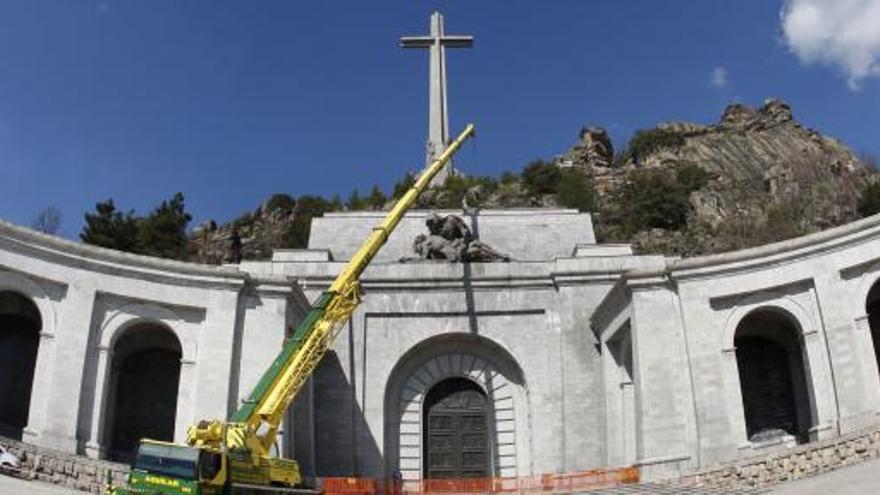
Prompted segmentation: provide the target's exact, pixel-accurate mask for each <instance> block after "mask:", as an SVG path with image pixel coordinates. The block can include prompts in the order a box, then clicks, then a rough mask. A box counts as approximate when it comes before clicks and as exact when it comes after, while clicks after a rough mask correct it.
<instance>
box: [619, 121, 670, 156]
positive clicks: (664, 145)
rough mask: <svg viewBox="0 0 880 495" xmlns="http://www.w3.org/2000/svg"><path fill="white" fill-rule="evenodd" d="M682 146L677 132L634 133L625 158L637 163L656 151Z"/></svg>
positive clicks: (645, 131)
mask: <svg viewBox="0 0 880 495" xmlns="http://www.w3.org/2000/svg"><path fill="white" fill-rule="evenodd" d="M682 145H684V137H682V135H681V134H679V133H677V132H673V131H668V130H664V129H647V130H642V131H636V133H635V135H634V136H633V137H632V139H630V140H629V146H628V148H627V151H626V156H627V157H628V158H632V159H633V160H635V162H636V163H639V161H640V160H641V159H642V158H644V157H646V156H647V155H650V154H651V153H653V152H655V151H657V150H660V149H674V148H678V147H680V146H682ZM615 161H616V160H615Z"/></svg>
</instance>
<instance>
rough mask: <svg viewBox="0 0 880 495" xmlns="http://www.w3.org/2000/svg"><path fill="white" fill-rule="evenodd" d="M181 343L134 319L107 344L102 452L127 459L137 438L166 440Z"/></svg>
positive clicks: (169, 438)
mask: <svg viewBox="0 0 880 495" xmlns="http://www.w3.org/2000/svg"><path fill="white" fill-rule="evenodd" d="M180 358H181V347H180V342H179V341H178V340H177V337H176V336H175V335H174V333H173V332H171V331H170V330H169V329H167V328H166V327H164V326H162V325H159V324H155V323H140V324H136V325H134V326H132V327H131V328H129V329H127V330H126V331H125V333H123V335H122V336H121V337H120V338H119V339H118V340H117V341H116V343H115V345H114V346H113V361H112V367H111V376H110V387H109V390H110V394H111V395H110V400H109V401H108V404H109V405H110V406H109V408H108V411H107V416H106V424H107V425H109V427H108V428H106V429H105V431H106V432H107V433H106V434H105V438H107V440H108V445H107V457H108V458H109V459H111V460H116V461H122V462H127V461H130V460H131V457H132V454H133V453H134V450H135V448H136V447H137V444H138V441H140V439H141V438H152V439H154V440H164V441H172V440H173V439H174V425H175V417H176V415H177V389H178V384H179V381H180Z"/></svg>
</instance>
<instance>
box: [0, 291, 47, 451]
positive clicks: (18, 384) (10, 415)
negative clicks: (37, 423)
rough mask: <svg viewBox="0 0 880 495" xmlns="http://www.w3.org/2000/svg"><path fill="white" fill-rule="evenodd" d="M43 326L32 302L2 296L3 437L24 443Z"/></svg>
mask: <svg viewBox="0 0 880 495" xmlns="http://www.w3.org/2000/svg"><path fill="white" fill-rule="evenodd" d="M42 326H43V323H42V319H41V318H40V311H39V310H38V309H37V307H36V305H34V303H33V302H32V301H31V300H30V299H28V298H26V297H24V296H22V295H21V294H18V293H16V292H10V291H2V292H0V363H2V370H0V397H2V399H0V435H4V436H9V437H13V438H17V439H21V431H22V430H23V429H24V427H25V426H27V420H28V412H29V411H30V404H31V388H32V386H33V382H34V367H35V365H36V362H37V349H38V347H39V345H40V330H41V328H42Z"/></svg>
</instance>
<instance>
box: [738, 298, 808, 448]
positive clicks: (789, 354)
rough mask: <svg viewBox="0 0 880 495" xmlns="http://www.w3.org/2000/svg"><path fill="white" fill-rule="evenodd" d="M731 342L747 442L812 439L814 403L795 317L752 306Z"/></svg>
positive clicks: (805, 353)
mask: <svg viewBox="0 0 880 495" xmlns="http://www.w3.org/2000/svg"><path fill="white" fill-rule="evenodd" d="M733 343H734V350H735V356H736V367H737V374H738V378H739V385H740V394H741V404H742V411H743V415H742V417H743V421H744V423H745V430H746V437H747V438H748V439H749V441H750V442H752V443H753V444H758V445H761V444H775V443H778V442H779V441H783V442H789V441H791V440H794V441H796V442H799V443H800V442H806V441H808V440H809V439H810V434H811V432H812V431H813V428H814V427H815V426H816V422H817V421H816V413H815V411H816V407H815V403H814V399H813V397H814V393H813V391H812V388H811V383H812V381H811V377H810V367H809V359H808V358H807V352H806V349H805V345H804V339H803V329H802V327H801V324H800V322H799V321H798V320H797V318H795V316H794V315H792V314H791V313H790V312H788V311H786V310H784V309H782V308H780V307H778V306H762V307H759V308H756V309H753V310H752V311H750V312H749V313H748V314H746V315H745V316H744V317H743V318H742V319H740V320H739V321H738V322H737V325H736V330H735V333H734V342H733Z"/></svg>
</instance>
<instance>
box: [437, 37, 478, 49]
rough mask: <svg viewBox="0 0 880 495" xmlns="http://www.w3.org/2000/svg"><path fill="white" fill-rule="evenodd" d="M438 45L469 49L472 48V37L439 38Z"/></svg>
mask: <svg viewBox="0 0 880 495" xmlns="http://www.w3.org/2000/svg"><path fill="white" fill-rule="evenodd" d="M440 43H441V44H443V46H448V47H449V48H470V47H472V46H474V37H473V36H459V35H450V36H444V37H442V38H440Z"/></svg>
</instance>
